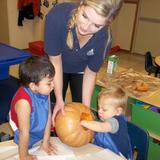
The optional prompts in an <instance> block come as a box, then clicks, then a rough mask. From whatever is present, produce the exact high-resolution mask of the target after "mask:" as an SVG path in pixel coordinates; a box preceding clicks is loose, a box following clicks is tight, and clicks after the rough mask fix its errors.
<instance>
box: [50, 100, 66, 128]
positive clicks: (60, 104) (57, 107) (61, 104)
mask: <svg viewBox="0 0 160 160" xmlns="http://www.w3.org/2000/svg"><path fill="white" fill-rule="evenodd" d="M58 111H61V112H62V114H64V102H63V100H62V101H59V102H58V101H57V102H56V104H55V106H54V110H53V115H52V125H53V126H55V117H56V114H57V112H58Z"/></svg>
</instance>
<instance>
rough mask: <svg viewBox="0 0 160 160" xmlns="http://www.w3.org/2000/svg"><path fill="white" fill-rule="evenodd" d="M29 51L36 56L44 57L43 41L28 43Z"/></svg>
mask: <svg viewBox="0 0 160 160" xmlns="http://www.w3.org/2000/svg"><path fill="white" fill-rule="evenodd" d="M29 51H30V52H31V53H32V54H34V55H37V56H44V54H45V53H44V42H43V41H34V42H29Z"/></svg>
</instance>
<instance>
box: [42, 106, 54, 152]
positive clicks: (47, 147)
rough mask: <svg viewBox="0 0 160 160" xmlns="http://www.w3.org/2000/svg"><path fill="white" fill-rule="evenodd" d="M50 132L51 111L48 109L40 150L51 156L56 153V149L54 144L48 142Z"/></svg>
mask: <svg viewBox="0 0 160 160" xmlns="http://www.w3.org/2000/svg"><path fill="white" fill-rule="evenodd" d="M50 132H51V110H50V107H49V115H48V121H47V125H46V128H45V132H44V136H43V141H42V144H41V147H40V149H42V150H44V151H45V152H47V153H48V154H53V153H56V147H55V146H54V143H53V142H52V141H51V140H50Z"/></svg>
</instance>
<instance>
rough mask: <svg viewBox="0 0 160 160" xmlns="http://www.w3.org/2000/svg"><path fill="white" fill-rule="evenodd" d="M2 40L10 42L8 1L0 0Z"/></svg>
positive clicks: (0, 31)
mask: <svg viewBox="0 0 160 160" xmlns="http://www.w3.org/2000/svg"><path fill="white" fill-rule="evenodd" d="M0 20H1V25H0V42H4V43H9V30H8V12H7V1H6V0H1V1H0Z"/></svg>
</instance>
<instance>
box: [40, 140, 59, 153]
mask: <svg viewBox="0 0 160 160" xmlns="http://www.w3.org/2000/svg"><path fill="white" fill-rule="evenodd" d="M40 150H43V151H45V152H46V153H47V154H49V155H52V154H56V153H57V148H56V145H54V142H53V141H52V140H51V141H49V142H47V143H44V142H43V143H42V145H41V146H40Z"/></svg>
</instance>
